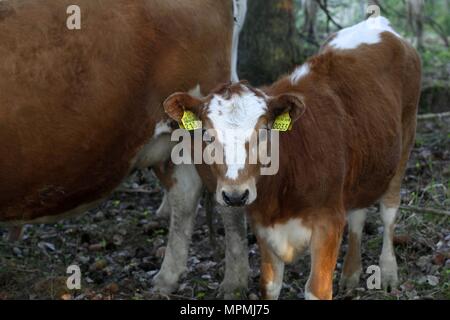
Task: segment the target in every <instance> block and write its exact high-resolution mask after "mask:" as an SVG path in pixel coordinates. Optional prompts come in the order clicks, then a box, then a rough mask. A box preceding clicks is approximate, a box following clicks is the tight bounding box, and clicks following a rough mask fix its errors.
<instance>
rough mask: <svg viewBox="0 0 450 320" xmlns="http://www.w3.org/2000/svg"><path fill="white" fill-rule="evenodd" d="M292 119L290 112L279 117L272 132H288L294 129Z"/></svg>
mask: <svg viewBox="0 0 450 320" xmlns="http://www.w3.org/2000/svg"><path fill="white" fill-rule="evenodd" d="M291 122H292V119H291V116H290V115H289V112H286V113H283V114H282V115H279V116H278V117H276V119H275V121H274V123H273V126H272V130H278V131H283V132H284V131H288V130H291V129H292V124H291Z"/></svg>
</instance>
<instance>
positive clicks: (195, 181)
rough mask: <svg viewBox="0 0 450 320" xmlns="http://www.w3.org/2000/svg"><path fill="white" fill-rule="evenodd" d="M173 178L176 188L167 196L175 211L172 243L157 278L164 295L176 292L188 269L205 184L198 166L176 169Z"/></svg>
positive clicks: (171, 222) (172, 187) (156, 285)
mask: <svg viewBox="0 0 450 320" xmlns="http://www.w3.org/2000/svg"><path fill="white" fill-rule="evenodd" d="M172 177H173V185H172V186H171V187H170V189H169V190H168V193H167V197H168V201H169V204H170V207H171V209H172V214H171V219H170V230H169V240H168V243H167V248H166V251H165V255H164V261H163V263H162V266H161V270H160V271H159V272H158V274H157V275H156V276H155V278H154V279H153V285H154V289H155V290H156V291H158V292H160V293H170V292H173V291H175V290H176V288H177V286H178V279H179V278H180V276H181V275H182V273H183V272H184V271H185V270H186V263H187V256H188V250H189V244H190V241H191V237H192V231H193V229H194V222H195V215H196V211H197V210H196V209H197V204H198V201H199V198H200V196H201V191H202V183H201V181H200V177H199V176H198V174H197V171H196V170H195V167H194V165H179V166H175V167H174V169H173V174H172Z"/></svg>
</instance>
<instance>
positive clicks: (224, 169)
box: [165, 17, 421, 299]
mask: <svg viewBox="0 0 450 320" xmlns="http://www.w3.org/2000/svg"><path fill="white" fill-rule="evenodd" d="M420 83H421V63H420V58H419V56H418V54H417V52H416V51H415V49H414V48H413V47H412V46H411V45H410V44H408V43H407V42H406V41H404V40H403V39H402V38H400V36H399V35H398V34H397V33H396V32H395V31H394V30H393V29H392V28H391V27H390V25H389V21H387V19H385V18H383V17H377V18H370V19H368V20H367V21H364V22H362V23H360V24H357V25H355V26H353V27H350V28H347V29H343V30H341V31H340V32H338V33H337V34H335V35H334V36H333V37H332V38H331V39H330V40H329V41H328V42H327V44H326V46H324V48H323V49H322V50H321V52H320V53H319V54H318V55H316V56H315V57H313V58H311V59H309V60H308V61H307V62H306V63H305V64H303V65H302V66H300V67H298V68H297V69H296V70H295V71H294V72H293V73H292V74H291V75H288V76H285V77H282V78H281V79H280V80H278V81H277V82H276V83H274V84H273V85H271V86H269V87H266V88H262V89H255V88H252V87H251V86H250V85H248V84H247V83H245V82H241V83H238V84H230V85H225V86H222V87H221V88H219V89H218V90H216V91H215V92H213V93H212V94H210V95H209V96H208V97H206V98H204V99H194V98H192V97H191V96H189V95H188V94H186V93H177V94H174V95H172V96H171V97H170V98H169V99H168V100H166V102H165V109H166V111H167V112H168V113H169V115H171V116H172V117H173V118H174V119H175V120H177V121H179V118H178V116H177V115H178V114H179V111H180V110H178V112H177V109H184V110H192V111H193V112H195V113H196V115H197V116H198V118H199V119H200V120H201V121H202V124H203V128H204V129H211V130H208V131H207V132H209V133H208V134H209V135H213V136H214V139H215V140H213V141H211V142H210V143H215V144H216V147H217V146H218V150H220V151H221V152H223V155H224V159H223V163H215V164H212V165H211V166H210V170H211V171H212V172H213V174H214V175H215V177H216V181H215V182H216V199H217V201H218V202H219V203H222V204H228V205H230V206H244V205H245V206H247V209H248V214H249V217H250V219H251V222H252V226H253V229H254V231H255V233H256V235H257V238H258V243H259V247H260V250H261V259H262V262H261V290H262V294H263V297H264V298H267V299H276V298H277V297H278V296H279V293H280V289H281V286H282V280H283V270H284V264H285V263H288V262H291V261H293V259H295V257H296V255H297V254H298V253H301V252H302V251H304V249H306V248H309V249H310V252H311V256H312V259H311V273H310V276H309V279H308V282H307V284H306V290H305V297H306V298H308V299H316V298H318V299H330V298H332V280H333V272H334V269H335V265H336V259H337V256H338V251H339V247H340V242H341V238H342V234H343V230H344V226H345V220H346V218H347V220H348V225H349V249H348V251H347V256H346V258H345V263H344V268H343V274H342V279H341V284H342V285H343V286H345V287H350V286H354V285H356V284H358V282H359V277H360V274H361V257H360V241H361V233H362V229H363V224H364V220H365V216H366V209H365V208H367V207H369V206H371V205H372V204H374V203H376V202H380V207H381V217H382V220H383V223H384V239H383V249H382V253H381V256H380V267H381V272H382V274H381V277H382V283H383V284H384V285H385V286H394V285H395V283H396V282H397V263H396V259H395V255H394V251H393V244H392V237H393V232H394V220H395V217H396V214H397V211H398V207H399V204H400V184H401V181H402V177H403V175H404V171H405V167H406V164H407V161H408V157H409V154H410V150H411V148H412V145H413V142H414V137H415V127H416V111H417V104H418V100H419V94H420ZM286 113H288V114H289V116H290V118H291V124H292V130H290V131H287V132H281V133H279V136H278V137H279V145H278V148H279V149H278V150H279V169H278V173H277V174H275V175H262V174H261V172H262V169H263V168H264V167H266V166H267V165H265V166H263V165H261V164H260V162H258V163H256V164H255V163H253V164H252V163H249V162H250V161H248V160H249V159H250V158H251V156H253V155H254V153H257V152H260V150H262V149H267V148H269V147H270V150H276V149H273V148H272V147H273V146H274V144H275V143H276V137H277V133H278V132H274V130H272V132H271V135H270V136H268V137H267V138H266V140H264V135H261V136H260V137H259V138H258V143H257V144H256V147H255V144H254V143H251V142H252V141H255V136H256V134H257V132H256V131H257V130H261V129H269V130H270V129H272V126H273V124H274V122H276V121H278V119H280V118H279V116H280V115H285V114H286ZM285 123H286V121H285ZM208 139H210V138H208ZM210 140H211V139H210ZM274 160H275V158H272V162H273V161H274Z"/></svg>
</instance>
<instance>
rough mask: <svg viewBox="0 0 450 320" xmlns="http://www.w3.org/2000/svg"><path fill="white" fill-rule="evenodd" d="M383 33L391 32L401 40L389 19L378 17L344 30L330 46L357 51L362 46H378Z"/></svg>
mask: <svg viewBox="0 0 450 320" xmlns="http://www.w3.org/2000/svg"><path fill="white" fill-rule="evenodd" d="M383 32H390V33H392V34H394V35H395V36H397V37H399V38H400V35H399V34H398V33H396V32H395V31H394V29H392V27H391V25H390V22H389V20H388V19H386V18H385V17H376V18H369V19H367V20H365V21H363V22H361V23H358V24H356V25H354V26H352V27H349V28H345V29H342V30H341V31H339V32H338V33H337V35H336V37H335V38H334V39H333V40H332V41H331V42H330V44H329V46H331V47H334V48H336V49H356V48H357V47H359V46H360V45H362V44H376V43H379V42H380V41H381V36H380V35H381V33H383Z"/></svg>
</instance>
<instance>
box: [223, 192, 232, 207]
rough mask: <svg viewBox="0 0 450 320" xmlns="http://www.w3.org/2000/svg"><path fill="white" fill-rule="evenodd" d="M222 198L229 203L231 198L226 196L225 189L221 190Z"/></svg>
mask: <svg viewBox="0 0 450 320" xmlns="http://www.w3.org/2000/svg"><path fill="white" fill-rule="evenodd" d="M222 198H223V201H225V203H226V204H228V205H231V199H230V198H229V197H228V196H227V194H226V193H225V191H222Z"/></svg>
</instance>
